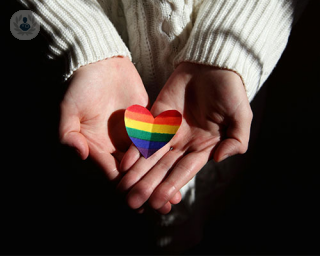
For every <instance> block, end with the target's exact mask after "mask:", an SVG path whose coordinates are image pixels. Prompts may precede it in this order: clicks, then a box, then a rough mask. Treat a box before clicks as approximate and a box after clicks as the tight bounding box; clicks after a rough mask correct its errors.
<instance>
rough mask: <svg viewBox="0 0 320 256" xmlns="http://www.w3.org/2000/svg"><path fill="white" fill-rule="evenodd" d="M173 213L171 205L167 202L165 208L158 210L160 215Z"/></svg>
mask: <svg viewBox="0 0 320 256" xmlns="http://www.w3.org/2000/svg"><path fill="white" fill-rule="evenodd" d="M170 211H171V203H170V202H167V203H166V204H165V205H164V206H162V207H161V208H160V209H158V210H157V212H158V213H160V214H163V215H165V214H168V213H169V212H170Z"/></svg>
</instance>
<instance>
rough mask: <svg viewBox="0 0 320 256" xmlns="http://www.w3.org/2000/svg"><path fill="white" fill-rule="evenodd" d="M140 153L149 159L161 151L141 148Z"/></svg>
mask: <svg viewBox="0 0 320 256" xmlns="http://www.w3.org/2000/svg"><path fill="white" fill-rule="evenodd" d="M137 148H138V149H139V151H140V153H141V154H142V155H143V156H144V158H148V157H149V156H151V155H153V154H154V153H155V152H156V151H158V150H159V149H146V148H139V147H137Z"/></svg>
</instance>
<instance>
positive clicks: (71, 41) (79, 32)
mask: <svg viewBox="0 0 320 256" xmlns="http://www.w3.org/2000/svg"><path fill="white" fill-rule="evenodd" d="M19 2H20V3H22V4H24V5H25V6H26V7H27V8H29V9H30V10H32V11H33V12H35V14H36V16H37V18H38V20H39V22H40V24H41V29H44V31H45V32H46V33H47V34H48V38H49V50H50V53H51V54H50V56H49V57H52V58H54V57H55V56H61V55H64V56H66V57H67V59H68V66H67V67H66V72H65V79H68V78H69V77H70V76H71V75H72V74H73V72H74V71H75V70H77V69H78V68H79V67H81V66H84V65H87V64H89V63H93V62H97V61H99V60H103V59H106V58H110V57H114V56H127V57H129V58H130V60H131V54H130V52H129V50H128V48H127V47H126V45H125V44H124V42H123V41H122V39H121V37H120V36H119V34H118V32H117V31H116V29H115V28H114V26H113V24H112V23H111V22H110V21H109V19H108V17H107V16H106V14H105V13H104V11H103V9H102V8H101V6H100V5H99V4H98V2H97V1H93V0H92V1H86V0H78V1H66V0H55V1H52V0H44V1H40V0H35V1H31V0H19Z"/></svg>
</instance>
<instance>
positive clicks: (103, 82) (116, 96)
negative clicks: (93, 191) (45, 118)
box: [60, 58, 148, 179]
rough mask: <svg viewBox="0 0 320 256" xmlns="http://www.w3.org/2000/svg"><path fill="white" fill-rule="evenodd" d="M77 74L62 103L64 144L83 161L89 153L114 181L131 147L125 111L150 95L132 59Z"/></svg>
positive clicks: (106, 64)
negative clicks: (73, 150) (121, 162)
mask: <svg viewBox="0 0 320 256" xmlns="http://www.w3.org/2000/svg"><path fill="white" fill-rule="evenodd" d="M119 63H121V66H117V65H118V64H119ZM78 71H79V72H78ZM78 71H77V73H76V74H75V76H74V78H73V80H72V81H71V83H70V86H69V88H68V91H67V93H66V95H65V97H64V100H63V102H62V104H61V109H62V120H61V130H60V132H61V135H62V141H64V142H65V143H66V144H68V145H70V146H73V147H75V148H76V149H77V150H78V151H79V152H80V155H81V156H82V158H83V159H85V158H86V157H87V156H88V155H89V154H90V156H91V157H92V158H93V159H94V160H95V161H96V162H97V163H98V164H100V165H101V167H102V168H103V169H104V170H105V171H106V174H107V175H108V177H109V178H110V179H115V178H116V177H117V176H118V171H117V170H118V163H119V161H120V160H121V158H122V155H123V154H124V152H125V151H126V150H127V148H128V147H129V145H130V140H129V138H128V136H127V135H126V131H125V126H124V124H123V113H124V110H125V109H126V108H127V107H128V106H130V105H132V104H141V105H146V104H147V102H148V98H147V94H146V92H145V90H144V87H143V84H142V82H141V79H140V77H139V75H138V74H137V72H136V70H135V69H134V67H133V65H132V64H131V63H130V62H129V60H126V59H121V58H115V59H110V60H106V61H104V62H98V63H95V64H91V65H88V66H85V67H84V68H82V69H80V70H78ZM120 74H121V75H120Z"/></svg>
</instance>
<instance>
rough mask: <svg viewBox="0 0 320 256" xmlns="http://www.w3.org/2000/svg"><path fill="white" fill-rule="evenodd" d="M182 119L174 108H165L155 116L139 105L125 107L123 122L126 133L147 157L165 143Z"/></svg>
mask: <svg viewBox="0 0 320 256" xmlns="http://www.w3.org/2000/svg"><path fill="white" fill-rule="evenodd" d="M181 121H182V116H181V114H180V113H179V112H178V111H176V110H167V111H164V112H162V113H161V114H160V115H158V116H157V117H155V118H154V117H153V116H152V114H151V113H150V111H149V110H148V109H146V108H144V107H142V106H139V105H132V106H130V107H128V108H127V109H126V112H125V114H124V122H125V125H126V129H127V133H128V135H129V137H130V139H131V141H132V142H133V144H134V145H135V146H136V147H137V148H138V150H139V151H140V153H141V154H142V155H143V156H144V157H145V158H148V157H149V156H151V155H152V154H154V153H155V152H156V151H158V150H159V149H160V148H162V147H163V146H164V145H166V144H167V143H168V142H169V141H170V140H171V139H172V137H173V136H174V135H175V134H176V132H177V131H178V129H179V127H180V125H181Z"/></svg>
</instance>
